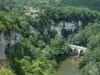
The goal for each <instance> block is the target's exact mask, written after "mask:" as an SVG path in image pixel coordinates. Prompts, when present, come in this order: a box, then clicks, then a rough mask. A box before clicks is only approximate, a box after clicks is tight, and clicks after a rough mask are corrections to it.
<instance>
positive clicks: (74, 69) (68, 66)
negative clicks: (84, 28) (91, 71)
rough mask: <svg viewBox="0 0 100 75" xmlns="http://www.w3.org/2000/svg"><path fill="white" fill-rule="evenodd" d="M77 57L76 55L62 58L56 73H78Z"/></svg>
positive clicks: (71, 74) (64, 74) (60, 74)
mask: <svg viewBox="0 0 100 75" xmlns="http://www.w3.org/2000/svg"><path fill="white" fill-rule="evenodd" d="M78 63H79V58H78V57H77V56H73V57H70V58H68V59H66V60H63V61H61V62H60V64H59V68H58V74H57V75H80V73H79V69H78Z"/></svg>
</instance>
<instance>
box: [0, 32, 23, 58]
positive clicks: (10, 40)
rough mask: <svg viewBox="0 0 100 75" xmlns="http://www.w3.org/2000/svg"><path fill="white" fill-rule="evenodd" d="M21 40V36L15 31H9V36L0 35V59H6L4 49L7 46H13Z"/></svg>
mask: <svg viewBox="0 0 100 75" xmlns="http://www.w3.org/2000/svg"><path fill="white" fill-rule="evenodd" d="M21 39H22V36H21V34H20V33H18V32H16V31H10V35H8V34H6V35H5V34H4V33H3V32H2V33H1V34H0V59H6V56H5V48H6V46H7V44H9V45H10V46H13V45H15V44H16V43H17V42H19V41H20V40H21Z"/></svg>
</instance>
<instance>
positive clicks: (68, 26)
mask: <svg viewBox="0 0 100 75" xmlns="http://www.w3.org/2000/svg"><path fill="white" fill-rule="evenodd" d="M81 25H82V22H81V21H79V22H78V26H81ZM75 28H76V22H66V21H64V22H63V21H61V22H59V23H58V24H57V25H55V23H54V22H53V21H52V22H51V30H56V31H57V34H58V35H61V34H62V29H65V30H67V31H70V30H71V31H74V30H75Z"/></svg>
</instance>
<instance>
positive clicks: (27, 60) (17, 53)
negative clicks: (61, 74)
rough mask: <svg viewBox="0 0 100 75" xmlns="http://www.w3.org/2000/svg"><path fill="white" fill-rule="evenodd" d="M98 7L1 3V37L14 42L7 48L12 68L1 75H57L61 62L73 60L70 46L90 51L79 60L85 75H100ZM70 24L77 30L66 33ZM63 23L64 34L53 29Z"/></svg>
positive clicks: (84, 0) (23, 0)
mask: <svg viewBox="0 0 100 75" xmlns="http://www.w3.org/2000/svg"><path fill="white" fill-rule="evenodd" d="M99 4H100V1H99V0H0V35H4V36H5V38H3V39H5V40H7V41H11V42H8V43H6V48H5V54H6V57H7V60H8V62H9V66H10V68H9V67H8V66H7V67H6V69H3V70H2V69H0V75H57V68H58V64H59V62H60V61H62V60H64V59H66V58H69V57H70V56H72V50H71V48H70V47H69V44H74V45H78V46H83V47H86V48H87V49H88V50H87V51H86V52H85V53H84V54H83V55H82V56H80V57H79V59H80V60H79V69H80V71H81V73H82V75H100V21H99V20H100V12H99V10H100V8H99V7H100V5H99ZM79 21H80V22H81V23H82V24H81V25H80V24H79ZM68 22H70V23H74V26H75V29H74V30H73V28H71V29H66V23H68ZM60 23H62V24H61V25H62V28H61V31H60V32H61V34H59V31H57V30H56V29H55V28H54V27H58V28H59V24H60ZM52 27H53V28H52ZM60 27H61V26H60ZM12 33H14V34H15V37H14V38H13V42H12V39H11V38H10V37H12ZM58 34H59V35H58ZM19 37H21V38H19ZM0 38H2V37H1V36H0ZM0 50H1V48H0Z"/></svg>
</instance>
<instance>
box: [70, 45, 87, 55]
mask: <svg viewBox="0 0 100 75" xmlns="http://www.w3.org/2000/svg"><path fill="white" fill-rule="evenodd" d="M69 47H70V48H71V50H72V53H74V54H77V55H79V56H80V55H82V54H83V53H85V52H86V50H87V48H85V47H82V46H76V45H69Z"/></svg>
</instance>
